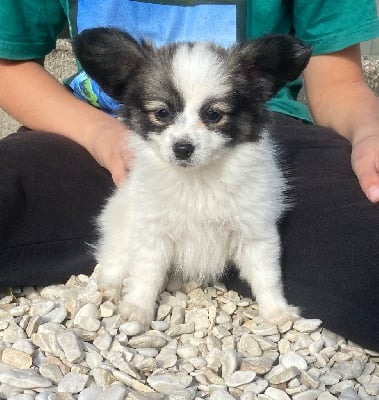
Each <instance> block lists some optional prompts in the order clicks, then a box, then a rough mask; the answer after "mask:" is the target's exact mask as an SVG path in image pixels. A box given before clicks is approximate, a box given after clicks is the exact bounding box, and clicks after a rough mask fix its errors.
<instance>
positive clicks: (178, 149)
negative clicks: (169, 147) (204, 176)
mask: <svg viewBox="0 0 379 400" xmlns="http://www.w3.org/2000/svg"><path fill="white" fill-rule="evenodd" d="M173 150H174V154H175V157H176V159H177V160H188V159H189V158H190V157H191V155H192V153H193V152H194V151H195V146H194V145H193V144H192V143H190V142H177V143H175V144H174V146H173Z"/></svg>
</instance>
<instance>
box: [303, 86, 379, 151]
mask: <svg viewBox="0 0 379 400" xmlns="http://www.w3.org/2000/svg"><path fill="white" fill-rule="evenodd" d="M311 112H312V115H313V118H314V120H315V122H316V123H317V124H319V125H323V126H327V127H330V128H332V129H334V130H335V131H336V132H338V133H339V134H341V135H343V136H345V137H346V138H347V139H348V140H349V141H350V142H351V143H356V142H358V141H360V140H362V139H363V138H364V137H367V136H371V135H377V134H378V126H379V101H378V98H377V97H376V96H375V94H374V93H373V92H372V91H371V89H370V88H369V87H368V86H367V84H366V83H365V82H364V81H356V82H354V81H352V82H346V83H343V84H340V85H338V86H336V87H333V88H331V89H329V90H326V91H325V93H324V94H323V95H322V96H321V97H320V99H319V101H318V102H317V101H316V102H313V103H312V102H311Z"/></svg>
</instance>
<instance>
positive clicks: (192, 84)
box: [74, 28, 311, 326]
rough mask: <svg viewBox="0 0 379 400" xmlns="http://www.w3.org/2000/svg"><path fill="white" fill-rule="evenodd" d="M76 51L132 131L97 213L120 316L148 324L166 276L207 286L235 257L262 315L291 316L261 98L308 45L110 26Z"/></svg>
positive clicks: (278, 178) (302, 61) (106, 275)
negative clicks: (162, 39)
mask: <svg viewBox="0 0 379 400" xmlns="http://www.w3.org/2000/svg"><path fill="white" fill-rule="evenodd" d="M74 49H75V53H76V55H77V57H78V59H79V61H80V63H81V65H82V66H83V68H84V70H85V71H86V72H87V74H88V75H89V76H90V77H91V78H93V79H94V80H95V81H96V82H97V83H98V84H99V85H100V86H101V87H102V89H103V90H104V91H105V92H106V93H107V94H109V95H110V96H111V97H113V98H114V99H115V100H117V101H119V102H120V104H122V106H121V109H120V117H121V118H122V120H123V121H124V123H125V124H126V126H127V127H128V128H129V130H130V131H131V136H130V138H129V146H130V148H131V150H132V152H133V154H134V159H133V163H132V169H131V172H130V174H129V176H128V177H127V179H126V180H125V181H124V182H123V183H122V184H121V186H120V187H119V188H118V189H117V190H116V191H115V192H114V194H113V195H112V196H111V197H110V198H109V201H108V202H107V204H106V205H105V207H104V209H103V211H102V212H101V215H100V217H99V219H98V225H99V229H100V240H99V243H98V244H97V259H98V261H99V270H98V284H99V287H100V288H101V289H102V290H103V291H104V293H105V295H106V296H107V297H109V298H111V299H112V300H113V301H116V302H118V303H119V312H120V313H121V314H122V315H123V316H124V317H125V318H127V319H129V320H140V321H142V322H143V323H144V324H145V325H146V326H148V325H149V323H150V322H151V321H152V320H153V319H154V314H155V307H156V301H157V298H158V296H159V293H160V291H161V290H162V288H163V287H164V284H165V280H166V278H167V276H168V273H169V272H170V271H171V272H174V273H180V274H181V275H182V276H183V278H184V280H195V281H200V282H202V283H204V284H211V283H212V282H214V281H215V280H217V279H219V278H220V277H221V276H222V275H223V273H224V272H225V270H226V266H227V265H229V264H230V263H233V264H235V265H236V266H237V268H238V270H239V274H240V277H241V278H242V279H244V280H246V281H247V282H248V284H249V285H250V286H251V289H252V292H253V293H254V295H255V297H256V300H257V303H258V305H259V311H260V315H261V317H262V318H263V319H264V320H267V321H270V322H272V323H278V322H279V321H282V320H283V319H287V318H296V316H297V309H296V308H295V307H291V306H289V305H288V304H287V302H286V300H285V298H284V295H283V288H282V283H281V268H280V253H281V245H280V238H279V234H278V228H277V223H278V220H279V218H280V217H281V215H282V213H283V212H284V210H285V209H286V203H287V202H286V200H285V195H284V192H285V190H286V180H285V177H284V174H283V172H282V170H281V168H280V167H279V163H278V161H277V151H276V146H275V145H274V144H273V141H272V139H271V138H270V130H271V129H272V128H271V125H270V118H269V112H268V111H267V109H266V102H267V101H268V100H269V99H270V98H271V97H272V96H273V95H274V94H275V93H276V92H277V91H278V90H279V89H280V88H281V87H283V86H284V85H285V84H286V83H287V82H289V81H292V80H294V79H295V78H297V77H298V76H299V75H300V74H301V72H302V71H303V69H304V68H305V66H306V65H307V63H308V60H309V58H310V55H311V51H310V49H309V48H308V47H306V46H304V45H303V44H302V43H300V42H299V41H298V40H297V39H295V38H294V37H291V36H287V35H270V36H266V37H263V38H261V39H258V40H254V41H248V42H245V43H241V44H236V45H234V46H232V47H230V48H227V49H225V48H222V47H219V46H216V45H215V44H212V43H203V42H195V43H187V42H186V43H174V44H169V45H167V46H164V47H160V48H157V47H155V46H154V45H152V44H150V43H149V42H147V41H144V40H142V41H137V40H135V39H134V38H132V37H131V36H130V35H128V34H127V33H125V32H123V31H120V30H118V29H113V28H95V29H89V30H86V31H84V32H82V33H81V34H80V35H79V36H78V37H77V38H76V40H75V42H74ZM123 282H124V285H125V287H124V289H123V290H122V285H123Z"/></svg>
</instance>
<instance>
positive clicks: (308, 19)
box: [0, 0, 379, 121]
mask: <svg viewBox="0 0 379 400" xmlns="http://www.w3.org/2000/svg"><path fill="white" fill-rule="evenodd" d="M92 1H93V3H90V2H89V0H87V1H85V0H78V1H75V0H17V2H16V1H15V0H2V2H1V7H0V57H1V58H6V59H14V60H23V59H36V58H41V57H44V56H45V55H46V54H48V53H49V52H50V51H51V50H52V49H53V48H54V47H55V42H56V38H57V35H58V34H59V33H60V32H61V30H62V29H63V26H64V24H65V23H66V21H67V20H69V24H70V31H71V32H77V31H78V21H79V17H80V10H82V9H83V4H94V3H96V0H92ZM124 1H125V2H127V1H130V0H124ZM151 1H152V2H153V3H159V4H160V1H157V0H151ZM234 1H235V4H238V9H239V10H241V9H242V10H244V15H243V16H242V17H243V26H245V28H246V29H245V37H246V38H247V39H249V38H257V37H259V36H262V35H264V34H267V33H286V34H288V33H289V34H294V35H296V36H297V37H298V38H299V39H301V40H302V41H303V42H305V43H306V44H308V45H310V46H312V48H313V54H314V55H317V54H327V53H331V52H335V51H338V50H342V49H344V48H346V47H348V46H351V45H353V44H356V43H359V42H362V41H366V40H370V39H373V38H375V37H378V36H379V23H378V18H377V13H376V3H375V0H359V1H357V0H344V1H335V0H312V1H310V0H234ZM78 2H79V4H78ZM144 2H145V3H147V1H146V0H144ZM223 2H225V3H227V2H229V0H211V3H217V4H219V3H223ZM231 2H232V3H233V0H231ZM110 3H112V1H111V0H109V1H107V2H106V3H104V2H103V3H102V6H103V7H106V6H108V4H110ZM134 3H139V2H138V1H137V2H136V1H134ZM199 3H202V4H203V5H204V4H209V1H208V3H204V1H202V0H186V1H182V0H166V1H164V0H162V4H165V5H166V6H167V4H169V5H180V6H182V5H183V6H186V7H191V6H196V5H198V4H199ZM118 4H121V3H120V0H119V2H118ZM94 12H96V10H94ZM237 14H241V13H240V12H237ZM239 17H241V15H239ZM240 20H241V18H240ZM137 22H138V24H140V23H139V21H137ZM149 22H150V24H151V20H150V21H149ZM144 23H145V21H144ZM153 23H155V22H154V21H153ZM140 25H142V24H140ZM156 25H157V26H158V27H159V29H161V26H162V24H161V21H159V22H157V24H156ZM239 29H240V28H239ZM238 38H239V39H240V38H243V35H242V36H241V35H238ZM300 87H301V81H300V80H297V81H295V82H292V83H291V84H289V85H288V86H286V87H285V88H283V89H282V90H281V91H280V92H279V93H278V94H277V95H276V96H275V98H274V99H273V100H272V101H270V103H269V108H270V109H271V110H274V111H279V112H282V113H285V114H287V115H290V116H294V117H296V118H300V119H303V120H305V121H311V118H310V115H309V113H308V111H307V109H306V107H305V106H304V105H303V104H301V103H299V102H297V101H296V99H297V95H298V92H299V89H300Z"/></svg>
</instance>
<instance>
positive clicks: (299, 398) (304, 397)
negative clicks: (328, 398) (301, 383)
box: [292, 389, 321, 400]
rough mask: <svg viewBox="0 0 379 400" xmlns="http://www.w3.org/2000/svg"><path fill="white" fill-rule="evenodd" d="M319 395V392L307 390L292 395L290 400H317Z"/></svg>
mask: <svg viewBox="0 0 379 400" xmlns="http://www.w3.org/2000/svg"><path fill="white" fill-rule="evenodd" d="M320 393H321V392H320V390H316V389H309V390H306V391H305V392H302V393H298V394H294V395H293V396H292V400H317V399H318V396H319V395H320Z"/></svg>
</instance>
